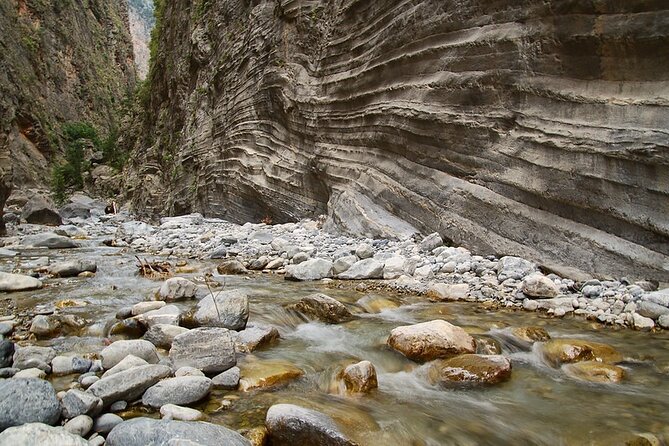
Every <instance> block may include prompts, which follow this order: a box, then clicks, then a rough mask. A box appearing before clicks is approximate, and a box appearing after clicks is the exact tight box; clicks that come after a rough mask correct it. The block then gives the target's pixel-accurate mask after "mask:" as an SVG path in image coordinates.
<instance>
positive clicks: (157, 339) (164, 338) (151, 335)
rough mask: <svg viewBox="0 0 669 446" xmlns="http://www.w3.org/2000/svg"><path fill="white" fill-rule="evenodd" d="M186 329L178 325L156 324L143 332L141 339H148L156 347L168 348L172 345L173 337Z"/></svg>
mask: <svg viewBox="0 0 669 446" xmlns="http://www.w3.org/2000/svg"><path fill="white" fill-rule="evenodd" d="M187 331H188V329H187V328H184V327H179V326H177V325H169V324H157V325H154V326H153V327H151V328H149V329H148V330H147V332H146V333H144V336H143V339H144V340H145V341H149V342H150V343H152V344H153V345H155V346H156V347H158V348H164V349H165V350H169V349H170V348H171V347H172V342H174V338H176V337H177V336H179V335H180V334H183V333H186V332H187Z"/></svg>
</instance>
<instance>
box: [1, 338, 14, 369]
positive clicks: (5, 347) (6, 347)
mask: <svg viewBox="0 0 669 446" xmlns="http://www.w3.org/2000/svg"><path fill="white" fill-rule="evenodd" d="M13 356H14V343H13V342H11V341H8V340H7V339H0V369H4V368H6V367H11V366H12V363H13V362H14V360H13Z"/></svg>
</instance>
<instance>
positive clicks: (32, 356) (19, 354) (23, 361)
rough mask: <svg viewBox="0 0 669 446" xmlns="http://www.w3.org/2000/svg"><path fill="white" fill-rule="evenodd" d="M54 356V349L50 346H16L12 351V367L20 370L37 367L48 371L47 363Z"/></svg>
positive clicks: (49, 369) (49, 368)
mask: <svg viewBox="0 0 669 446" xmlns="http://www.w3.org/2000/svg"><path fill="white" fill-rule="evenodd" d="M55 357H56V350H54V349H53V348H51V347H39V346H36V345H28V346H25V347H18V348H17V349H16V350H15V351H14V367H16V368H17V369H21V370H23V369H30V368H33V367H37V368H39V369H42V370H45V371H49V372H50V371H51V367H50V366H49V364H50V363H51V360H52V359H53V358H55ZM45 366H46V369H45Z"/></svg>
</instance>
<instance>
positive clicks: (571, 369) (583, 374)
mask: <svg viewBox="0 0 669 446" xmlns="http://www.w3.org/2000/svg"><path fill="white" fill-rule="evenodd" d="M562 370H564V371H565V373H566V374H567V375H569V376H571V377H573V378H577V379H580V380H582V381H587V382H592V383H602V384H608V383H619V382H621V381H622V380H623V378H624V377H625V370H624V369H623V368H622V367H619V366H617V365H613V364H605V363H602V362H598V361H582V362H577V363H574V364H565V365H563V366H562Z"/></svg>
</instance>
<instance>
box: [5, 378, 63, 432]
mask: <svg viewBox="0 0 669 446" xmlns="http://www.w3.org/2000/svg"><path fill="white" fill-rule="evenodd" d="M60 411H61V409H60V403H59V402H58V399H57V398H56V392H55V391H54V389H53V386H51V384H50V383H48V382H46V381H43V380H41V379H21V378H12V379H8V380H5V381H0V431H2V430H4V429H6V428H8V427H11V426H18V425H21V424H25V423H44V424H49V425H53V424H56V422H57V421H58V420H59V419H60Z"/></svg>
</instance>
